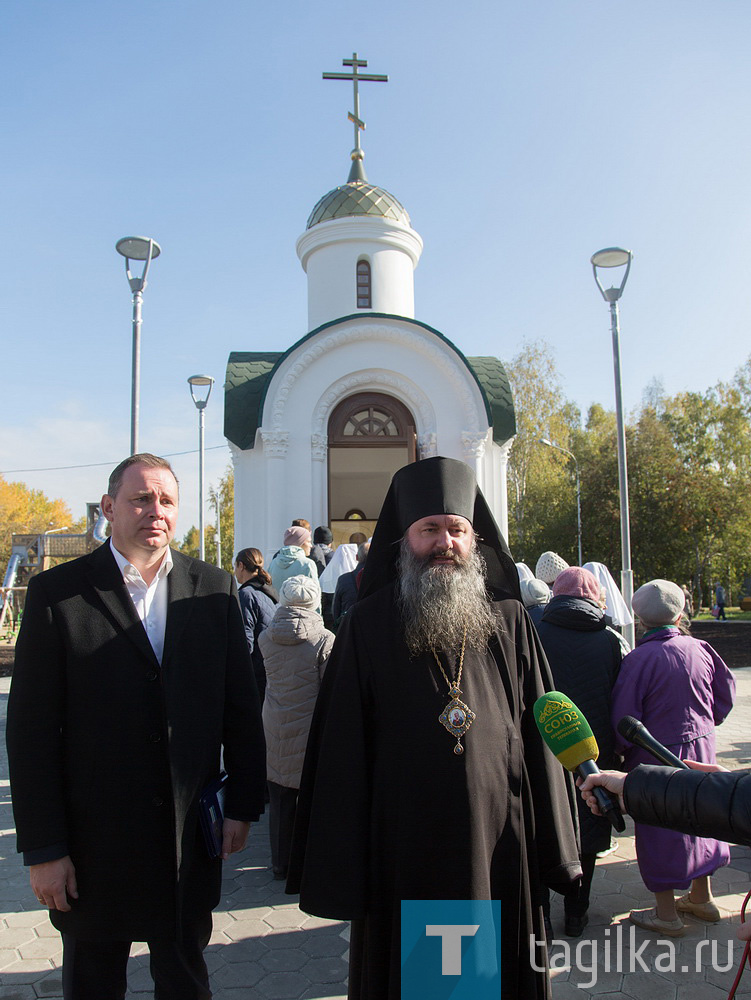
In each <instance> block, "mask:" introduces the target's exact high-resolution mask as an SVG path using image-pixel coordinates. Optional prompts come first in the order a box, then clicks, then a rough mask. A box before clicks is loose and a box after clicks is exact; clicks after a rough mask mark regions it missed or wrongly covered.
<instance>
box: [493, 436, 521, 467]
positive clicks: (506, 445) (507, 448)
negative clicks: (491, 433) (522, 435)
mask: <svg viewBox="0 0 751 1000" xmlns="http://www.w3.org/2000/svg"><path fill="white" fill-rule="evenodd" d="M515 438H516V435H514V437H512V438H509V439H508V441H504V442H503V444H497V445H496V448H498V451H499V453H500V456H501V463H502V465H506V464H507V463H508V457H509V455H510V454H511V446H512V444H513V443H514V439H515Z"/></svg>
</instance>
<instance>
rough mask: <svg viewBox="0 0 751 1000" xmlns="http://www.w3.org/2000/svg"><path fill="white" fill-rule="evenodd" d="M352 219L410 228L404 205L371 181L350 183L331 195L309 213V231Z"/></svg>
mask: <svg viewBox="0 0 751 1000" xmlns="http://www.w3.org/2000/svg"><path fill="white" fill-rule="evenodd" d="M349 215H375V216H378V217H380V218H382V219H394V220H395V221H396V222H401V223H402V224H403V225H405V226H408V225H409V224H410V223H409V215H408V214H407V210H406V209H405V208H404V206H403V205H402V203H401V202H400V201H398V200H397V199H396V198H395V197H394V196H393V194H390V193H389V192H388V191H386V190H385V189H384V188H380V187H376V185H375V184H370V183H369V182H368V181H361V180H356V181H348V182H347V183H346V184H342V185H341V186H340V187H336V188H334V190H333V191H329V192H328V194H325V195H324V196H323V198H321V200H320V201H319V202H318V204H317V205H316V206H315V208H314V209H313V211H312V212H311V213H310V217H309V219H308V224H307V226H306V227H305V228H306V229H311V228H312V227H313V226H315V225H317V224H318V223H319V222H328V221H329V220H330V219H343V218H346V217H347V216H349Z"/></svg>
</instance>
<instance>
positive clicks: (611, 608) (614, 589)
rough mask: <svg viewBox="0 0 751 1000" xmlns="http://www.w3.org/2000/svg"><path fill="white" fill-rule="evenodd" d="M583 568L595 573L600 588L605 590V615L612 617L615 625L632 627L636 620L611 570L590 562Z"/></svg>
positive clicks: (600, 564) (601, 564)
mask: <svg viewBox="0 0 751 1000" xmlns="http://www.w3.org/2000/svg"><path fill="white" fill-rule="evenodd" d="M582 568H583V569H588V570H589V572H590V573H594V575H595V576H596V577H597V579H598V581H599V583H600V586H601V587H604V588H605V614H606V615H610V617H611V618H612V620H613V624H614V625H630V624H631V623H632V622H633V620H634V616H633V614H632V613H631V610H630V608H629V606H628V605H627V604H626V602H625V601H624V600H623V595H622V594H621V592H620V590H619V589H618V586H617V584H616V582H615V580H614V579H613V577H612V576H611V575H610V570H609V569H608V568H607V566H605V565H604V564H603V563H599V562H588V563H584V566H583V567H582Z"/></svg>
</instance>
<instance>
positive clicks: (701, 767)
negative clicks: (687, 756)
mask: <svg viewBox="0 0 751 1000" xmlns="http://www.w3.org/2000/svg"><path fill="white" fill-rule="evenodd" d="M683 763H684V764H688V766H689V767H690V768H691V770H692V771H706V772H707V773H708V774H714V773H715V772H716V771H727V770H728V769H727V768H726V767H720V765H719V764H702V762H701V761H700V760H684V762H683Z"/></svg>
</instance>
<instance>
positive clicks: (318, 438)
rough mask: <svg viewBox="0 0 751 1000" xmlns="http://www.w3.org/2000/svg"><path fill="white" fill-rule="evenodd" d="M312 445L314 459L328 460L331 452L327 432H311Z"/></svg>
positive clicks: (319, 460)
mask: <svg viewBox="0 0 751 1000" xmlns="http://www.w3.org/2000/svg"><path fill="white" fill-rule="evenodd" d="M310 447H311V451H312V454H313V459H314V461H316V462H325V461H326V457H327V455H328V452H329V439H328V437H327V436H326V435H325V434H311V436H310Z"/></svg>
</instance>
